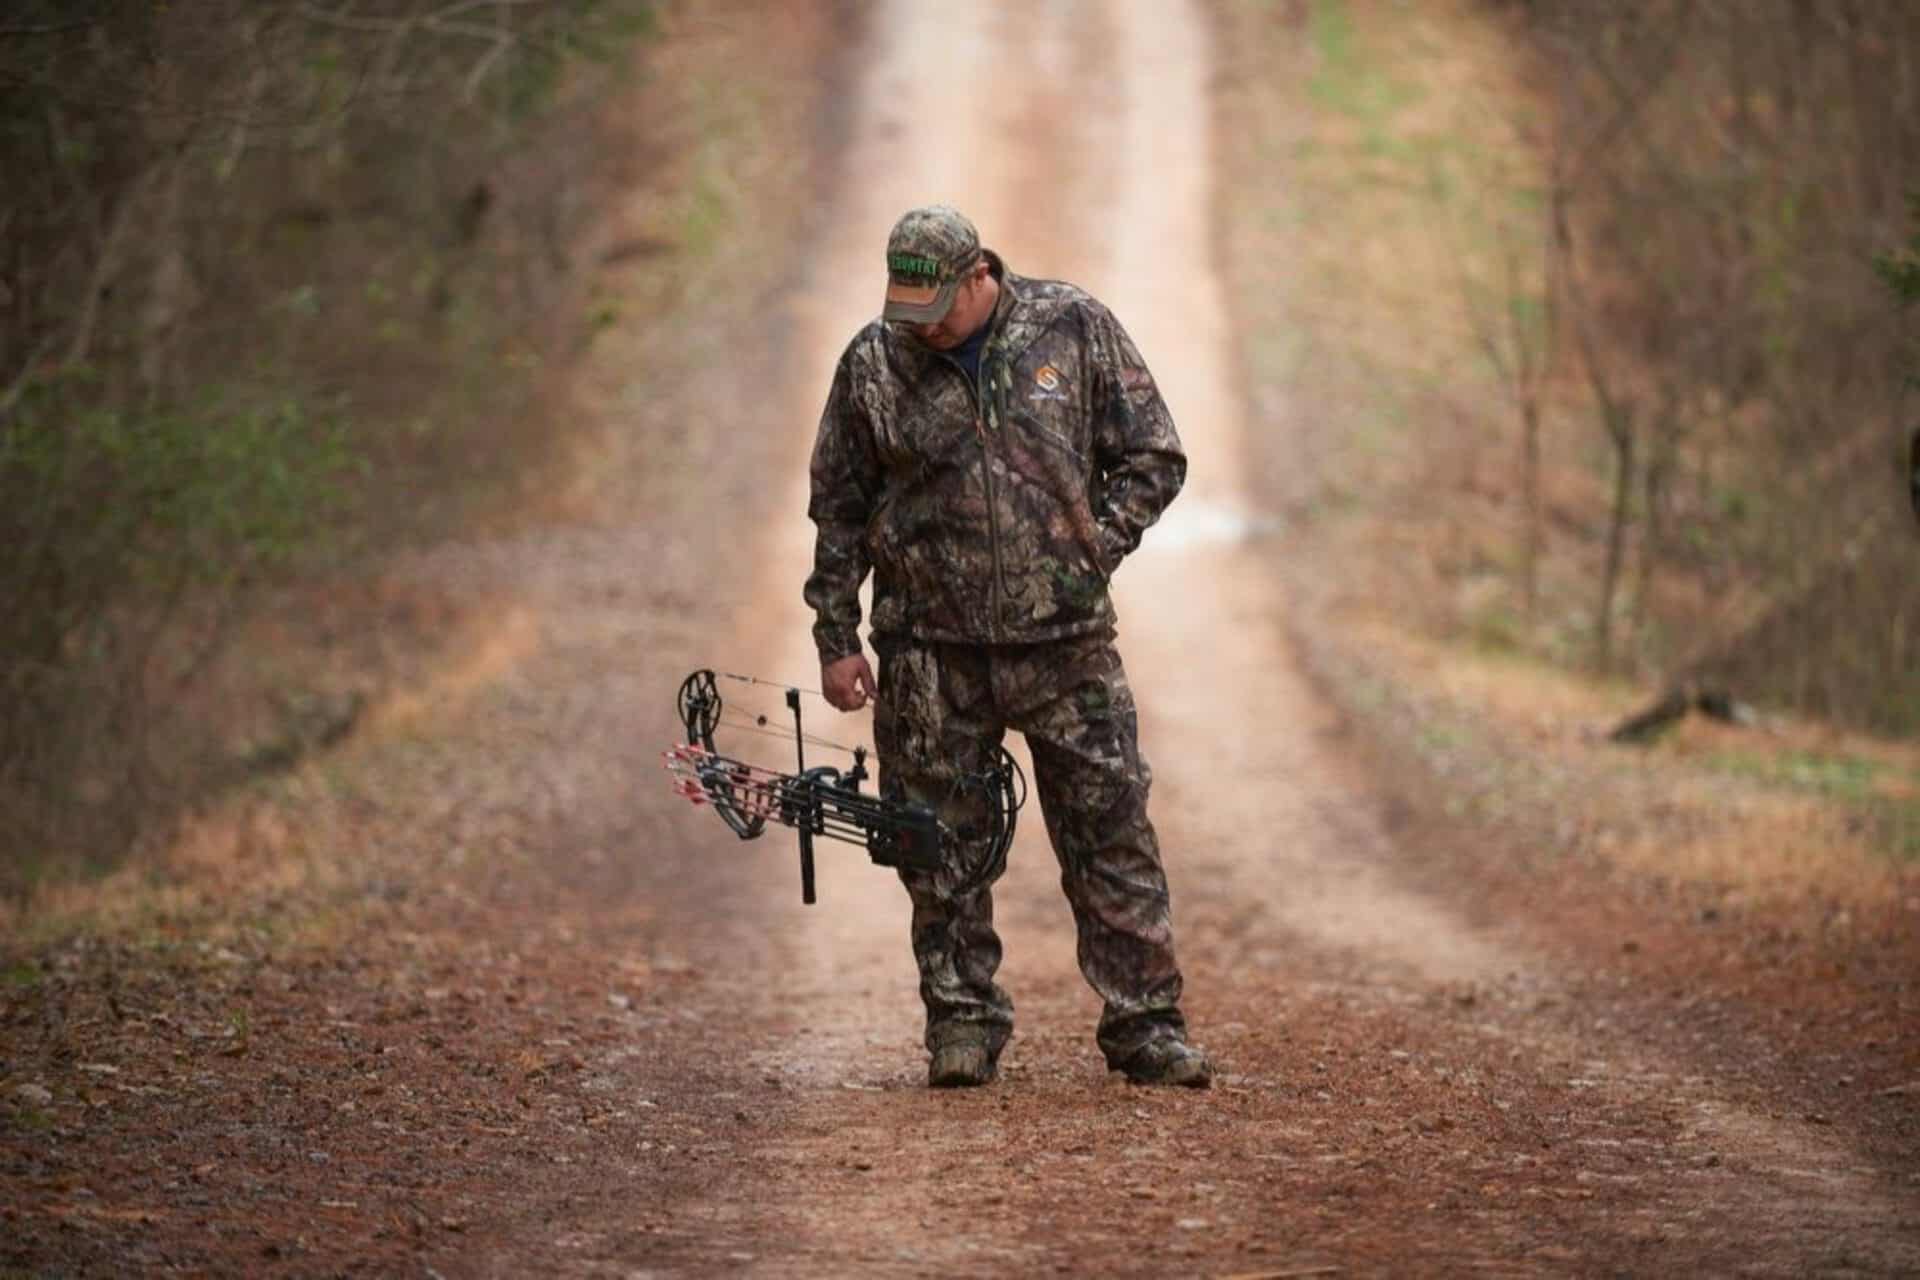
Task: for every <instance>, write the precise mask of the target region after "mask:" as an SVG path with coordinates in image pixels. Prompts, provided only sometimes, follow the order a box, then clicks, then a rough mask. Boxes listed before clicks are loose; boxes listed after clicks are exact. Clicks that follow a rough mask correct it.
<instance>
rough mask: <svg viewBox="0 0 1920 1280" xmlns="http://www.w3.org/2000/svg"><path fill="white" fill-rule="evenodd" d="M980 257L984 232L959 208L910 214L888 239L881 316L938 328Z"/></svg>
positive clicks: (937, 207) (938, 206) (932, 208)
mask: <svg viewBox="0 0 1920 1280" xmlns="http://www.w3.org/2000/svg"><path fill="white" fill-rule="evenodd" d="M979 256H980V233H979V232H978V231H975V230H974V229H973V224H972V223H971V222H968V221H967V219H966V215H964V214H962V213H961V212H960V211H959V210H958V209H954V208H951V207H949V206H947V205H944V204H929V205H922V206H921V207H920V208H918V209H909V210H907V211H906V212H905V213H903V214H901V215H900V221H898V222H896V223H894V224H893V233H892V234H891V235H889V236H888V237H887V304H886V307H885V309H884V310H882V311H881V315H882V316H884V317H885V318H886V319H888V320H904V321H906V322H907V323H909V324H938V323H939V322H940V321H941V320H944V319H945V318H946V315H947V311H948V309H949V308H950V307H952V306H953V295H954V293H955V292H957V291H958V290H959V288H960V281H961V280H962V278H963V277H964V276H965V274H966V269H967V268H968V267H970V266H972V265H973V264H974V262H975V260H976V259H978V258H979Z"/></svg>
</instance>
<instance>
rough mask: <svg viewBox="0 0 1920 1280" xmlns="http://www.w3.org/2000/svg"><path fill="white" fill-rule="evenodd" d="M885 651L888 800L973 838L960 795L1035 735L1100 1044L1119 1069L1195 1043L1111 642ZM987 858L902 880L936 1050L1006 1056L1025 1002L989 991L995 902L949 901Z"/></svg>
mask: <svg viewBox="0 0 1920 1280" xmlns="http://www.w3.org/2000/svg"><path fill="white" fill-rule="evenodd" d="M876 647H877V648H878V649H879V653H880V696H879V699H878V703H877V705H876V707H875V711H874V744H875V747H876V749H877V754H878V756H879V760H880V784H881V787H882V789H883V790H885V791H887V792H888V793H889V794H898V793H899V792H900V791H904V792H905V794H907V795H909V796H911V797H913V798H914V799H917V800H921V801H923V802H925V803H927V804H931V805H933V806H934V807H935V808H937V809H940V810H941V811H942V812H941V816H942V817H943V818H944V819H945V820H946V821H947V822H948V823H949V824H951V825H954V826H956V827H959V826H961V825H965V824H968V823H970V822H972V821H973V819H974V818H975V817H976V816H977V815H974V814H971V813H968V812H966V809H967V806H968V805H969V803H973V802H970V801H969V800H968V799H966V798H965V797H964V795H963V796H962V797H960V798H958V799H956V798H955V795H954V785H953V784H954V782H955V780H956V779H957V778H960V777H962V776H964V775H966V774H968V773H974V772H978V771H979V770H981V769H982V768H984V767H985V766H986V765H988V764H989V763H990V761H991V757H992V753H993V748H994V747H995V746H997V745H998V744H999V743H1000V741H1001V739H1002V737H1003V735H1004V734H1005V732H1006V730H1008V729H1016V730H1019V731H1020V732H1021V733H1022V734H1024V735H1025V736H1026V740H1027V746H1028V749H1029V750H1030V751H1031V753H1032V755H1033V770H1034V779H1033V781H1034V790H1035V791H1036V792H1037V793H1038V795H1039V799H1040V808H1041V811H1042V813H1043V814H1044V815H1045V818H1046V824H1047V834H1048V836H1049V837H1050V838H1051V840H1052V842H1053V851H1054V855H1055V857H1056V858H1057V859H1058V860H1059V863H1060V883H1061V887H1062V888H1063V889H1064V890H1065V891H1066V896H1067V901H1068V903H1069V904H1070V905H1071V906H1072V908H1073V918H1074V923H1075V925H1076V926H1077V928H1078V932H1079V959H1080V971H1081V973H1082V974H1084V975H1085V976H1086V980H1087V982H1088V983H1089V984H1090V985H1091V986H1092V987H1093V989H1094V991H1096V992H1097V993H1098V994H1099V996H1100V998H1101V1000H1102V1001H1103V1002H1104V1008H1103V1010H1102V1012H1101V1016H1100V1025H1099V1030H1098V1037H1097V1038H1098V1040H1099V1044H1100V1048H1101V1050H1102V1051H1103V1052H1104V1053H1105V1054H1106V1057H1107V1062H1108V1064H1109V1065H1110V1066H1117V1065H1119V1064H1120V1063H1121V1062H1122V1061H1123V1060H1125V1059H1126V1058H1127V1057H1128V1056H1130V1055H1131V1054H1133V1053H1134V1052H1136V1051H1137V1050H1138V1049H1139V1048H1140V1047H1141V1046H1142V1045H1144V1044H1146V1043H1148V1042H1150V1041H1152V1040H1155V1039H1159V1038H1162V1037H1170V1036H1171V1037H1181V1038H1184V1034H1185V1029H1186V1028H1185V1022H1184V1020H1183V1019H1182V1017H1181V1014H1180V1009H1179V1001H1180V988H1181V979H1180V969H1179V966H1178V965H1177V964H1176V963H1175V962H1174V955H1173V922H1172V918H1171V916H1170V914H1169V910H1168V898H1167V882H1166V876H1165V874H1164V873H1163V872H1162V870H1161V866H1160V850H1159V844H1158V841H1157V840H1156V839H1155V837H1154V832H1153V826H1152V824H1151V823H1150V822H1148V820H1147V790H1148V787H1149V786H1150V784H1151V782H1152V777H1153V775H1152V771H1151V770H1150V769H1149V768H1148V766H1147V761H1146V759H1145V757H1143V756H1142V755H1141V754H1140V750H1139V746H1138V742H1137V737H1138V730H1137V717H1136V715H1135V711H1134V704H1133V691H1132V690H1131V689H1130V688H1129V687H1128V685H1127V677H1126V672H1125V671H1124V670H1123V669H1122V667H1121V665H1120V655H1119V653H1118V651H1117V650H1116V649H1115V648H1114V645H1113V638H1112V636H1111V634H1101V635H1095V636H1089V637H1079V638H1074V639H1069V640H1062V641H1057V642H1054V643H1049V644H1037V645H1007V646H975V645H952V644H930V643H921V642H918V641H902V640H899V639H897V638H892V637H887V638H877V640H876ZM1030 812H1031V810H1029V813H1030ZM982 843H984V842H981V841H974V842H972V847H963V848H962V849H961V850H960V854H961V857H960V859H959V861H960V862H961V864H962V865H961V866H959V867H949V868H946V869H943V870H941V871H939V872H934V873H928V872H913V871H903V872H902V873H901V877H900V878H901V880H902V881H903V882H904V883H905V885H906V888H907V892H908V894H909V895H910V896H911V898H912V899H913V953H914V958H915V960H916V961H917V962H918V964H919V968H920V996H921V999H922V1000H923V1001H924V1002H925V1004H926V1009H927V1047H928V1048H929V1049H930V1050H937V1049H939V1048H940V1047H941V1045H943V1044H947V1043H951V1042H955V1041H962V1040H976V1041H981V1042H984V1043H985V1045H986V1046H987V1048H988V1050H989V1052H991V1053H993V1054H995V1055H998V1054H999V1052H1000V1049H1001V1047H1002V1046H1003V1045H1004V1044H1005V1043H1006V1041H1007V1037H1008V1036H1009V1035H1010V1034H1011V1033H1012V1030H1013V1002H1012V1001H1011V1000H1010V999H1008V997H1007V993H1006V992H1005V991H1003V990H1002V989H1001V988H1000V987H999V985H998V984H996V983H995V982H994V980H993V975H994V972H995V970H997V969H998V968H999V967H1000V955H1001V950H1000V937H999V935H998V934H997V933H995V932H994V927H993V886H992V884H991V883H990V882H989V883H987V884H985V885H982V886H980V887H978V888H975V889H972V890H971V891H968V892H964V893H961V894H957V895H956V894H955V893H954V892H953V890H954V888H955V887H956V885H957V884H959V883H961V882H963V881H964V880H965V879H966V878H967V875H966V868H971V867H978V866H980V865H981V862H982V858H983V857H984V854H983V853H982V852H981V848H980V846H981V844H982Z"/></svg>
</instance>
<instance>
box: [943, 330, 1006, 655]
mask: <svg viewBox="0 0 1920 1280" xmlns="http://www.w3.org/2000/svg"><path fill="white" fill-rule="evenodd" d="M992 341H993V339H992V336H991V335H989V336H988V339H987V343H988V344H989V345H990V344H991V343H992ZM940 358H941V359H942V360H944V361H946V362H947V363H948V364H949V365H951V366H952V367H953V371H954V372H955V373H958V374H959V375H960V377H961V380H962V381H964V382H965V383H966V384H967V392H968V394H970V395H971V396H972V397H973V435H974V438H975V439H976V440H978V441H979V442H980V475H981V478H982V479H983V480H985V481H986V486H987V546H988V547H989V548H990V549H991V550H992V553H993V581H992V582H990V583H989V584H988V609H989V614H990V616H989V617H988V618H987V634H988V635H989V636H990V637H991V638H992V639H993V640H994V641H998V640H999V638H1000V591H1001V584H1000V577H1001V568H1000V517H999V507H998V504H997V503H996V502H995V501H994V497H993V451H992V450H991V449H990V448H989V447H988V445H987V416H986V414H987V410H986V393H985V392H984V391H983V390H982V389H981V385H980V379H981V378H982V377H984V376H985V375H986V372H987V353H986V350H985V347H984V346H983V347H982V349H981V352H980V372H979V374H977V375H976V376H974V377H971V378H969V377H967V371H966V370H965V369H963V368H961V367H960V362H959V361H958V360H955V359H954V358H953V357H952V356H950V355H948V354H946V353H945V352H944V351H943V352H941V353H940Z"/></svg>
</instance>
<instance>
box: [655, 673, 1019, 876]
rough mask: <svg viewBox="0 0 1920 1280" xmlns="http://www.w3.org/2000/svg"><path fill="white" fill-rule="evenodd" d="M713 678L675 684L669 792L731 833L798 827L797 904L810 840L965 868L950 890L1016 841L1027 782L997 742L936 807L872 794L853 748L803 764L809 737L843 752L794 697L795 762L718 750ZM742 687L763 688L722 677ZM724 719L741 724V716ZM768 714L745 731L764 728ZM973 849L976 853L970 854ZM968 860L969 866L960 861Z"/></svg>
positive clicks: (992, 866) (997, 866)
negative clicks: (956, 817)
mask: <svg viewBox="0 0 1920 1280" xmlns="http://www.w3.org/2000/svg"><path fill="white" fill-rule="evenodd" d="M719 678H720V677H719V676H718V675H717V674H716V673H715V672H713V671H711V670H709V669H706V668H702V669H701V670H699V671H695V672H694V673H693V674H692V675H690V676H688V677H687V678H686V679H685V680H684V681H682V682H681V685H680V694H679V697H678V699H677V700H676V703H675V705H676V707H677V709H678V710H679V713H680V722H681V724H682V725H684V726H685V728H686V739H687V740H686V741H685V742H684V743H682V744H680V745H678V746H675V747H672V748H669V749H668V750H667V751H665V752H663V753H662V754H663V756H664V757H665V760H666V766H667V772H668V773H670V774H672V775H673V788H674V790H675V791H677V792H679V793H680V794H681V795H683V796H685V797H686V798H687V799H688V800H691V801H692V802H693V803H694V804H696V805H701V804H705V805H711V806H712V807H713V811H714V812H715V813H717V814H719V815H720V819H721V821H723V822H725V823H726V824H727V827H728V829H730V830H731V831H732V832H733V834H735V835H736V836H739V837H740V838H741V839H742V840H752V839H755V838H756V837H758V836H759V835H761V834H762V833H763V832H765V831H766V829H767V824H768V823H770V822H774V823H778V824H780V825H781V826H783V827H792V828H793V829H794V830H795V831H797V832H799V833H800V900H801V901H802V902H806V903H812V902H813V901H814V900H815V898H814V891H813V838H814V837H815V836H823V837H825V838H827V839H829V840H840V841H843V842H845V843H847V844H854V845H859V846H860V847H862V848H864V849H865V850H866V851H867V856H868V857H869V858H871V859H873V862H874V864H875V865H876V866H882V867H894V868H898V869H902V870H912V871H926V872H938V871H942V870H953V871H965V873H966V874H964V875H961V876H959V877H958V878H957V880H956V882H955V883H954V885H953V886H952V887H951V888H950V889H949V890H948V892H949V893H951V894H952V895H953V896H956V897H957V896H960V895H962V894H966V893H971V892H973V890H975V889H977V888H979V887H981V886H982V885H985V884H987V883H988V882H990V881H991V880H992V879H993V878H994V877H996V876H998V875H999V874H1000V872H1001V870H1002V869H1003V868H1004V867H1005V866H1006V863H1007V850H1008V848H1009V847H1011V846H1012V844H1013V828H1014V820H1015V817H1016V815H1018V813H1019V811H1020V806H1021V805H1022V804H1024V803H1025V802H1026V794H1027V780H1026V776H1025V775H1024V774H1023V773H1021V771H1020V766H1019V764H1018V763H1017V762H1015V760H1014V758H1013V757H1012V756H1010V755H1008V754H1007V752H1006V749H1005V748H1003V747H999V746H995V747H994V748H993V749H992V761H991V763H990V764H989V765H988V766H987V767H986V768H985V769H983V770H982V771H980V772H978V773H973V774H966V775H962V776H961V777H960V778H958V779H957V780H956V781H955V782H954V783H953V785H952V786H951V788H950V789H949V791H948V794H947V796H946V797H945V803H943V804H942V806H941V808H940V810H936V809H934V808H933V807H932V806H930V805H927V804H923V803H921V802H920V801H917V800H911V799H908V798H907V797H906V796H905V795H904V794H899V793H898V791H897V789H895V791H894V793H893V794H889V795H884V796H882V795H872V794H868V793H866V792H863V791H861V790H860V784H861V783H863V782H865V781H866V780H867V777H868V774H867V751H866V748H865V747H854V748H852V755H853V767H852V768H851V769H847V770H840V769H836V768H834V767H832V766H831V765H815V766H814V767H812V768H808V767H807V750H806V748H807V743H809V742H812V743H814V744H816V745H819V746H826V747H833V748H834V749H836V750H841V751H845V750H848V748H845V747H839V746H837V744H834V743H830V742H826V741H825V740H823V739H820V738H812V737H809V736H808V735H807V734H806V733H805V732H803V729H802V725H801V720H800V694H801V690H799V689H797V688H788V689H787V691H786V700H787V709H788V710H790V711H791V712H793V746H794V753H795V757H796V765H797V768H796V770H795V772H793V773H780V772H777V771H775V770H772V769H767V768H763V767H761V766H759V765H751V764H747V763H745V762H744V761H741V760H736V759H734V758H732V757H730V756H725V755H722V754H720V752H719V751H718V750H717V749H716V748H715V746H714V741H713V735H714V730H715V729H716V728H718V727H719V726H720V724H721V723H723V721H722V712H723V711H724V709H725V704H724V703H723V702H722V701H721V699H720V689H719V683H718V681H719ZM726 678H727V679H730V680H739V681H742V682H744V683H747V684H766V683H768V682H767V681H765V680H758V679H755V678H754V677H752V676H735V675H729V676H727V677H726ZM726 723H734V724H739V723H741V722H738V721H728V722H726ZM766 723H767V719H766V717H765V716H757V717H755V718H754V720H753V722H752V723H751V724H746V725H745V726H744V727H746V728H748V729H750V730H752V731H755V732H761V733H767V732H777V731H770V730H768V729H767V728H766ZM942 812H947V813H949V814H964V815H965V816H966V817H967V818H969V819H971V820H969V821H965V822H962V823H960V824H959V825H957V826H950V825H949V824H948V823H947V822H946V821H944V820H943V819H942V818H941V816H940V815H941V813H942ZM969 855H973V856H972V857H971V858H970V857H969ZM968 861H973V862H974V865H973V866H972V867H970V868H969V867H967V866H966V865H965V864H966V863H967V862H968Z"/></svg>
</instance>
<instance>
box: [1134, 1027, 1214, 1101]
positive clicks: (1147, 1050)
mask: <svg viewBox="0 0 1920 1280" xmlns="http://www.w3.org/2000/svg"><path fill="white" fill-rule="evenodd" d="M1120 1069H1121V1070H1122V1071H1124V1072H1126V1073H1127V1079H1128V1080H1129V1081H1131V1082H1132V1083H1134V1084H1174V1085H1181V1086H1183V1087H1185V1088H1188V1089H1205V1088H1207V1087H1208V1086H1209V1085H1211V1084H1212V1083H1213V1064H1212V1063H1211V1062H1208V1061H1207V1055H1206V1054H1205V1053H1203V1052H1201V1051H1200V1050H1198V1049H1196V1048H1194V1047H1193V1046H1192V1045H1190V1044H1188V1043H1187V1042H1186V1041H1184V1040H1175V1039H1172V1038H1167V1039H1162V1040H1149V1041H1148V1042H1147V1043H1146V1044H1144V1045H1142V1046H1140V1048H1139V1050H1138V1051H1137V1052H1135V1053H1134V1055H1133V1056H1132V1057H1130V1058H1128V1059H1127V1060H1126V1061H1125V1062H1123V1063H1121V1064H1120Z"/></svg>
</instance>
